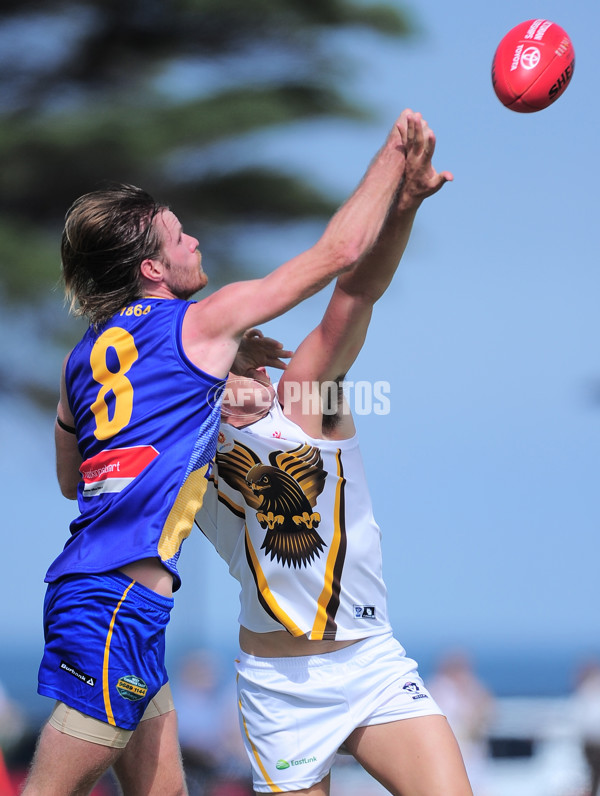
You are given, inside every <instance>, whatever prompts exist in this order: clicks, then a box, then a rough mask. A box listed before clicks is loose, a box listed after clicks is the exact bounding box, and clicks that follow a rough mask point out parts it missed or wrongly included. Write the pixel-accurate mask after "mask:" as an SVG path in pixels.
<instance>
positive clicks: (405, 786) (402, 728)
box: [345, 716, 473, 796]
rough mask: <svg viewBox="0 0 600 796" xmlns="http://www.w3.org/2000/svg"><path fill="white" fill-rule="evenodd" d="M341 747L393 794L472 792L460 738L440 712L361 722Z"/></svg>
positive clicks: (431, 795) (465, 794) (416, 795)
mask: <svg viewBox="0 0 600 796" xmlns="http://www.w3.org/2000/svg"><path fill="white" fill-rule="evenodd" d="M345 746H346V748H347V749H348V751H349V752H350V753H351V754H352V755H354V757H355V758H356V760H358V762H359V763H360V764H361V765H362V766H363V768H364V769H365V770H366V771H368V772H369V774H371V776H372V777H374V778H375V779H376V780H377V781H378V782H380V783H381V784H382V785H383V786H384V787H385V788H387V789H388V790H389V792H390V793H393V794H394V795H395V796H438V795H439V794H442V793H443V794H444V796H473V791H472V790H471V786H470V784H469V779H468V777H467V772H466V771H465V766H464V763H463V759H462V755H461V753H460V750H459V748H458V743H457V742H456V739H455V737H454V734H453V732H452V730H451V729H450V725H449V724H448V722H447V720H446V719H445V718H444V717H443V716H419V717H416V718H412V719H402V720H400V721H394V722H390V723H389V724H377V725H374V726H372V727H359V728H357V729H356V730H354V731H353V732H352V733H351V735H350V736H349V738H348V740H347V741H346V744H345Z"/></svg>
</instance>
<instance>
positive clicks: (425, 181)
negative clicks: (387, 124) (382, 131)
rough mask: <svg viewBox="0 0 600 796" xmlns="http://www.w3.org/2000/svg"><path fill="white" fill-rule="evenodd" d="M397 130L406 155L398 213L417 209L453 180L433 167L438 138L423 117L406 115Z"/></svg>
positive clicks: (398, 124)
mask: <svg viewBox="0 0 600 796" xmlns="http://www.w3.org/2000/svg"><path fill="white" fill-rule="evenodd" d="M397 128H398V132H399V134H400V137H401V138H402V141H403V143H404V147H405V151H406V156H405V157H406V163H405V168H404V180H403V182H402V186H401V189H400V193H399V195H398V209H402V208H406V207H416V206H418V205H419V204H421V202H422V201H423V200H424V199H426V198H427V197H428V196H432V195H433V194H434V193H437V192H438V191H439V190H440V188H441V187H442V186H443V185H444V184H445V183H446V182H450V181H451V180H453V179H454V177H453V175H452V173H451V172H449V171H441V172H438V171H436V169H435V168H434V167H433V163H432V160H433V153H434V152H435V135H434V133H433V130H432V129H431V128H430V127H429V125H428V124H427V122H426V121H425V119H423V117H422V116H421V114H420V113H415V112H414V111H411V110H409V109H408V110H406V111H403V112H402V115H401V116H400V118H399V120H398V123H397Z"/></svg>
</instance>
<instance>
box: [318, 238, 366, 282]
mask: <svg viewBox="0 0 600 796" xmlns="http://www.w3.org/2000/svg"><path fill="white" fill-rule="evenodd" d="M364 255H365V250H364V248H363V247H361V246H360V245H359V244H358V243H357V242H356V241H355V240H345V241H343V242H340V243H338V244H336V245H332V246H330V247H329V248H328V251H327V252H325V257H326V261H327V262H328V263H329V264H330V267H331V270H332V272H333V275H334V276H339V275H340V274H345V273H347V272H348V271H351V270H352V269H353V268H354V266H355V265H357V263H358V262H359V261H360V260H361V258H362V257H364Z"/></svg>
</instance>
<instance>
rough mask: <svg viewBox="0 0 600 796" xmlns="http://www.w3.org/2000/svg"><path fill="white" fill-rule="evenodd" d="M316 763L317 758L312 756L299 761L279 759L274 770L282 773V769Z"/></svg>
mask: <svg viewBox="0 0 600 796" xmlns="http://www.w3.org/2000/svg"><path fill="white" fill-rule="evenodd" d="M316 762H317V758H316V757H314V756H313V757H301V758H300V759H299V760H290V761H287V760H284V759H283V758H281V759H279V760H278V761H277V762H276V763H275V768H276V769H277V770H278V771H283V770H284V769H286V768H289V767H290V766H305V765H306V764H307V763H316Z"/></svg>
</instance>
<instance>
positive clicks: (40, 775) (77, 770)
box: [22, 724, 123, 796]
mask: <svg viewBox="0 0 600 796" xmlns="http://www.w3.org/2000/svg"><path fill="white" fill-rule="evenodd" d="M122 751H123V750H122V749H113V748H111V747H109V746H101V745H100V744H95V743H91V742H90V741H82V740H81V739H80V738H73V737H72V736H71V735H66V734H64V733H62V732H59V731H58V730H56V729H55V728H54V727H52V726H50V725H49V724H46V726H45V727H44V729H43V730H42V733H41V735H40V738H39V740H38V745H37V748H36V751H35V755H34V758H33V763H32V766H31V771H30V773H29V776H28V778H27V782H26V783H25V788H24V790H23V792H22V796H41V795H42V794H43V796H86V795H87V794H88V793H89V792H90V791H91V790H92V788H93V787H94V785H95V783H96V782H97V781H98V780H99V779H100V777H101V776H102V775H103V774H104V772H105V771H107V770H108V769H109V768H110V766H111V765H112V764H113V763H114V762H115V760H116V759H117V758H118V756H119V755H120V754H121V752H122Z"/></svg>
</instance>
